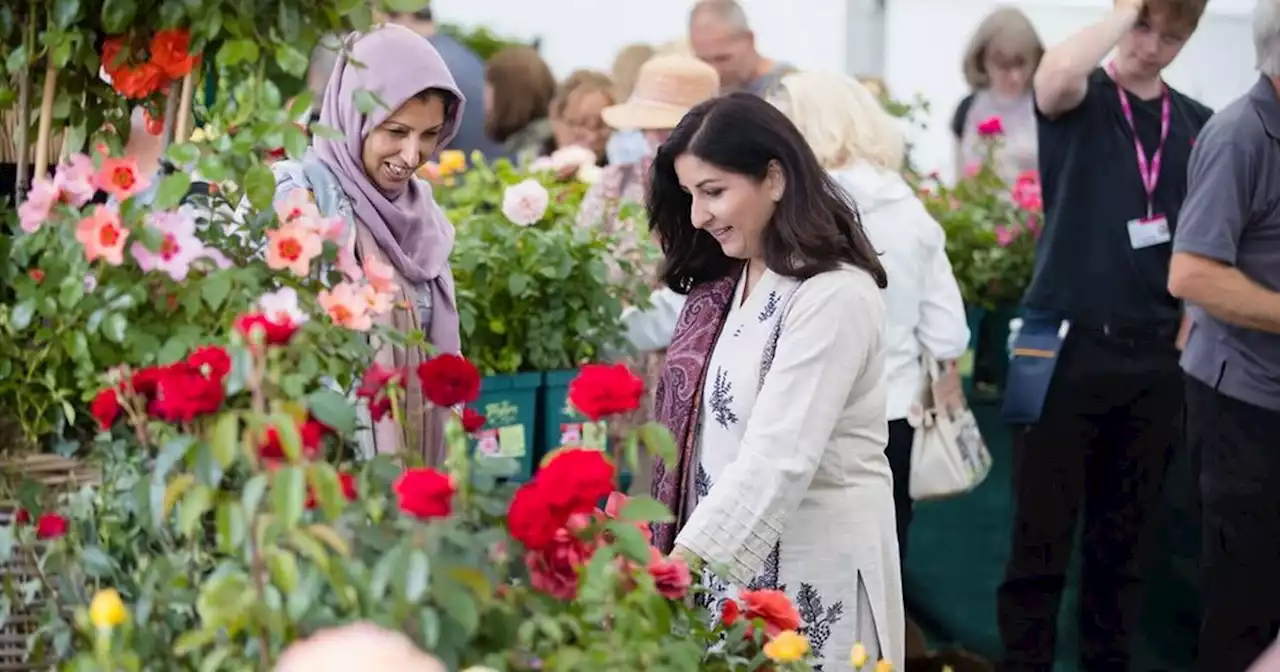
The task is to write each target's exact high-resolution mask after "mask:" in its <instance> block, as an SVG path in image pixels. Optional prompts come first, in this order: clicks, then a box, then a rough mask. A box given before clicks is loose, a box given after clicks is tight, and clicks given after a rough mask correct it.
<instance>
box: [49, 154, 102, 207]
mask: <svg viewBox="0 0 1280 672" xmlns="http://www.w3.org/2000/svg"><path fill="white" fill-rule="evenodd" d="M96 174H97V168H95V167H94V165H93V159H91V158H89V157H88V156H86V155H84V154H72V155H71V158H70V159H69V160H68V161H67V163H63V164H62V165H60V166H58V173H57V175H55V176H54V178H53V181H54V184H56V185H58V189H60V190H61V191H62V200H63V201H65V202H67V203H70V204H71V205H73V206H75V207H77V208H79V207H81V206H83V205H84V204H85V203H88V202H89V200H90V199H92V198H93V195H94V194H95V193H97V188H96V187H95V186H94V185H93V180H94V177H95V175H96Z"/></svg>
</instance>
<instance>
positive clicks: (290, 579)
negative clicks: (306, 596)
mask: <svg viewBox="0 0 1280 672" xmlns="http://www.w3.org/2000/svg"><path fill="white" fill-rule="evenodd" d="M266 556H267V571H268V572H269V573H270V574H271V582H272V583H274V584H276V585H277V586H279V587H280V590H282V591H284V592H285V594H288V593H292V592H293V591H295V590H297V588H298V575H299V573H298V559H297V558H296V557H294V555H293V554H292V553H290V552H288V551H286V550H283V549H281V548H279V547H276V548H270V549H267V551H266Z"/></svg>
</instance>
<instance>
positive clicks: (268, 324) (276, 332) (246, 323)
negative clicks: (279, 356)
mask: <svg viewBox="0 0 1280 672" xmlns="http://www.w3.org/2000/svg"><path fill="white" fill-rule="evenodd" d="M235 327H236V331H238V332H240V335H242V336H244V340H246V341H248V342H250V343H252V342H253V330H254V329H256V328H261V329H262V332H263V333H262V342H263V343H265V344H267V345H287V344H288V343H289V340H290V339H292V338H293V335H294V333H295V332H297V331H298V326H297V325H296V324H293V323H292V322H284V323H281V322H276V321H274V320H271V319H268V318H267V316H266V315H263V314H262V313H250V314H248V315H241V316H240V317H239V318H237V319H236V323H235Z"/></svg>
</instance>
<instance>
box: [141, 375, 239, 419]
mask: <svg viewBox="0 0 1280 672" xmlns="http://www.w3.org/2000/svg"><path fill="white" fill-rule="evenodd" d="M225 397H226V391H225V390H224V389H223V386H222V377H220V376H217V377H215V376H205V375H203V374H202V373H201V372H200V371H199V370H197V369H194V368H192V367H191V366H190V365H189V364H187V363H186V362H180V363H178V364H174V365H172V366H170V367H167V370H166V371H165V372H164V373H163V374H162V376H161V377H160V381H159V383H158V384H157V386H156V396H155V402H154V403H153V404H152V405H151V407H150V408H149V409H148V412H150V413H151V414H152V415H154V416H156V417H158V418H159V419H161V420H164V421H166V422H190V421H192V420H194V419H195V418H196V417H197V416H200V415H204V414H206V413H214V412H217V411H218V409H220V408H221V407H222V401H223V399H224V398H225Z"/></svg>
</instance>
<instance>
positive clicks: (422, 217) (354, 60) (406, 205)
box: [312, 24, 466, 352]
mask: <svg viewBox="0 0 1280 672" xmlns="http://www.w3.org/2000/svg"><path fill="white" fill-rule="evenodd" d="M345 45H346V48H345V49H344V50H343V52H342V53H340V54H339V55H338V60H337V63H336V64H335V65H334V69H333V76H332V77H330V78H329V85H328V87H327V88H326V89H325V92H324V100H323V102H322V103H321V110H320V123H321V124H324V125H326V126H329V127H331V128H334V129H337V130H338V131H340V132H341V133H342V139H340V140H330V139H328V138H324V137H321V136H319V135H317V136H316V137H315V139H314V141H313V145H312V146H313V148H314V151H315V153H316V156H318V157H319V159H320V160H321V161H322V162H323V163H324V164H325V165H326V166H328V167H329V170H330V171H331V172H332V173H333V174H334V176H335V177H336V178H337V179H338V182H339V183H340V184H341V185H342V190H343V191H344V192H345V193H346V195H347V198H349V199H350V200H351V203H352V206H353V208H354V210H355V215H356V219H357V220H358V221H357V225H363V226H364V227H365V228H367V229H368V230H369V232H370V233H371V234H372V236H373V239H374V241H376V242H377V244H378V247H379V249H380V250H381V251H382V252H383V254H384V255H386V258H387V260H388V261H389V262H390V263H391V265H392V266H394V267H395V269H396V270H397V271H398V272H399V273H400V275H401V277H403V278H404V279H405V280H406V281H408V282H410V283H412V284H414V285H415V286H419V287H423V286H425V287H424V288H429V289H430V291H431V295H432V297H431V298H432V302H431V305H432V308H431V325H430V333H429V334H428V338H429V339H430V341H431V343H432V344H433V345H434V346H435V347H436V348H438V349H439V350H440V351H442V352H457V351H458V350H459V348H460V342H459V335H458V308H457V304H456V303H455V301H454V296H453V278H452V275H451V273H450V272H449V253H450V252H451V251H452V250H453V239H454V230H453V225H452V224H450V223H449V220H448V219H447V218H445V216H444V213H443V212H442V211H441V210H440V207H439V206H438V205H436V203H435V200H434V199H433V198H432V195H431V186H430V185H429V184H427V183H426V182H424V181H421V180H410V181H409V184H408V186H407V187H405V188H404V190H402V191H400V192H399V193H384V192H383V191H382V190H380V189H379V188H378V187H377V186H376V185H375V184H374V183H373V181H372V180H370V179H369V177H368V175H366V174H365V171H364V162H363V161H362V160H361V155H362V150H363V147H364V140H365V138H366V137H367V136H368V135H369V133H371V132H372V131H373V130H374V129H375V128H377V127H378V125H379V124H381V123H382V122H383V121H385V120H386V119H387V117H388V116H390V115H391V114H392V113H393V112H395V111H396V110H397V109H399V108H400V106H401V105H403V104H404V103H405V102H406V101H408V100H409V99H410V98H413V97H414V96H416V95H418V94H419V93H421V92H422V91H425V90H427V89H439V90H442V91H447V92H448V93H450V94H452V96H453V98H454V99H456V100H457V103H456V104H454V105H452V106H451V108H452V109H449V110H448V112H449V118H448V119H446V120H445V127H444V131H443V133H442V134H441V136H440V144H439V146H438V148H437V149H439V148H443V147H445V146H446V145H447V144H448V143H449V141H450V140H451V139H453V136H454V135H456V134H457V132H458V122H459V120H461V119H462V108H463V105H464V104H465V102H466V99H465V98H464V97H463V95H462V92H461V91H459V90H458V85H457V84H456V83H455V82H454V80H453V75H451V74H449V69H448V67H446V66H445V63H444V60H443V59H441V58H440V54H439V52H437V51H436V49H435V47H433V46H431V43H430V42H428V41H427V39H426V38H424V37H422V36H421V35H418V34H417V33H415V32H413V31H412V30H409V29H408V28H405V27H403V26H399V25H394V24H388V25H383V26H377V27H375V28H373V29H372V30H371V31H370V32H368V33H363V34H360V33H353V34H351V35H349V36H348V37H347V39H346V40H345ZM361 90H364V91H368V92H370V93H372V94H374V95H375V96H376V97H377V99H378V100H379V101H380V104H379V105H377V106H375V108H374V109H373V110H372V111H371V112H370V113H369V114H367V115H366V114H363V113H361V112H360V110H359V108H358V107H357V105H356V102H355V100H356V94H357V92H359V91H361ZM383 104H385V106H384V105H383Z"/></svg>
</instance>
